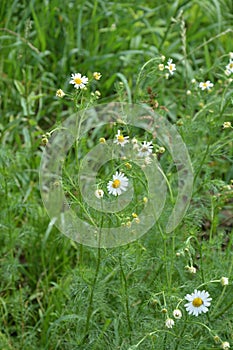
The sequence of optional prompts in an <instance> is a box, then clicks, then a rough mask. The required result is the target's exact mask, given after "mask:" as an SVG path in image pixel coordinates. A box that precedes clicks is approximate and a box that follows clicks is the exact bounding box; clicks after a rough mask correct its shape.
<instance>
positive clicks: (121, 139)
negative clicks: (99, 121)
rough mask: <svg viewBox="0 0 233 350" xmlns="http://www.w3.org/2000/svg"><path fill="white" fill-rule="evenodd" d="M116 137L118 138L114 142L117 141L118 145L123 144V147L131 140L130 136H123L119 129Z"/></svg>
mask: <svg viewBox="0 0 233 350" xmlns="http://www.w3.org/2000/svg"><path fill="white" fill-rule="evenodd" d="M115 137H116V140H115V141H114V143H116V144H117V145H121V147H124V146H125V144H126V143H128V142H129V136H123V135H122V134H121V131H120V130H118V131H117V134H116V136H115Z"/></svg>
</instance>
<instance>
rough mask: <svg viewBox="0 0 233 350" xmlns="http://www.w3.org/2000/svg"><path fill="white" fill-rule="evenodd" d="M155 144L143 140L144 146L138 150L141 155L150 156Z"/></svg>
mask: <svg viewBox="0 0 233 350" xmlns="http://www.w3.org/2000/svg"><path fill="white" fill-rule="evenodd" d="M152 149H153V145H152V142H151V141H149V142H147V141H143V144H142V147H141V148H139V150H138V156H139V157H148V156H149V155H151V154H152Z"/></svg>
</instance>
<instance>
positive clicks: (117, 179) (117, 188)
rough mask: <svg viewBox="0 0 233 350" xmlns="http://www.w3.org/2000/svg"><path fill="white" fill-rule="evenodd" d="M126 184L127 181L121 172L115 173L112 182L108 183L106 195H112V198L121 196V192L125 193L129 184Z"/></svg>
mask: <svg viewBox="0 0 233 350" xmlns="http://www.w3.org/2000/svg"><path fill="white" fill-rule="evenodd" d="M128 182H129V180H128V178H127V177H126V176H125V174H124V173H121V172H119V173H118V171H117V172H116V174H115V175H113V180H111V181H109V182H108V185H107V189H108V193H109V194H112V195H113V196H119V195H120V194H122V192H125V191H126V189H127V187H128V184H129V183H128Z"/></svg>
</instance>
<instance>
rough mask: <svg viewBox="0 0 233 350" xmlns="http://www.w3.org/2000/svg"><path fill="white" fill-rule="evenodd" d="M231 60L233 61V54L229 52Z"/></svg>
mask: <svg viewBox="0 0 233 350" xmlns="http://www.w3.org/2000/svg"><path fill="white" fill-rule="evenodd" d="M229 56H230V60H232V59H233V52H229Z"/></svg>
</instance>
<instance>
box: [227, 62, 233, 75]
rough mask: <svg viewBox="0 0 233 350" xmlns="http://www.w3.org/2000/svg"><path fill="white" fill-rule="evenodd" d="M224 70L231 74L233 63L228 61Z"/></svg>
mask: <svg viewBox="0 0 233 350" xmlns="http://www.w3.org/2000/svg"><path fill="white" fill-rule="evenodd" d="M226 70H227V71H229V72H230V73H233V61H230V62H229V63H228V65H227V66H226Z"/></svg>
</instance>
